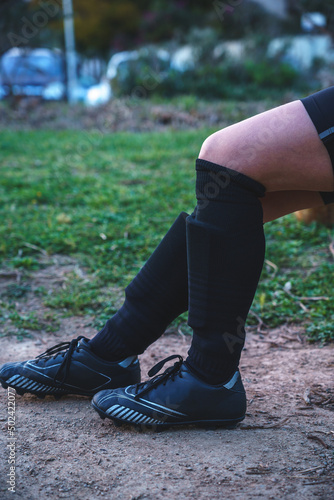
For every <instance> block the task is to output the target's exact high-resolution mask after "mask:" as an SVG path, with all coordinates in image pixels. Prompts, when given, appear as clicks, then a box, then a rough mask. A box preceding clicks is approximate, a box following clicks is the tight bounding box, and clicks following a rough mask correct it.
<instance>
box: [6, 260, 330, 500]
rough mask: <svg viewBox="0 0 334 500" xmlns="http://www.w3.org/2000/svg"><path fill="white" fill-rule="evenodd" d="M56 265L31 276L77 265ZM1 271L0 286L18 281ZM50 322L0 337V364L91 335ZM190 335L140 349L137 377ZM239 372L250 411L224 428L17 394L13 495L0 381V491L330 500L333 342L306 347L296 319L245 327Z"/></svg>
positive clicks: (30, 300) (78, 324) (36, 495)
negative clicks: (157, 425)
mask: <svg viewBox="0 0 334 500" xmlns="http://www.w3.org/2000/svg"><path fill="white" fill-rule="evenodd" d="M62 264H63V265H62V266H58V267H57V266H56V265H54V266H53V267H52V266H49V267H47V268H46V269H44V270H43V269H42V270H40V271H37V272H36V273H35V281H34V285H35V286H38V285H40V284H41V283H42V282H43V277H44V279H45V276H47V279H48V281H49V283H53V284H54V285H52V286H56V285H55V284H57V286H59V283H60V282H61V276H63V277H65V276H66V272H70V271H71V269H72V270H73V266H74V265H75V263H74V262H72V263H71V262H70V261H68V263H67V264H66V262H65V263H64V262H63V263H62ZM43 273H44V274H43ZM46 273H47V274H46ZM0 274H1V273H0ZM0 278H2V279H0V282H1V283H2V288H4V286H8V283H10V280H14V279H16V278H15V276H7V275H6V273H3V275H2V277H1V276H0ZM1 283H0V285H1ZM32 290H33V287H32ZM0 291H1V290H0ZM38 301H40V299H39V298H38V296H37V298H36V296H34V295H33V294H32V293H31V295H29V294H28V296H27V297H25V298H24V300H23V299H22V300H21V299H19V300H18V302H17V303H16V307H17V309H18V310H21V311H22V310H29V309H33V310H34V311H38V310H43V306H42V304H41V303H39V302H38ZM44 312H45V311H44ZM59 321H60V328H59V331H58V332H56V333H54V334H49V333H48V334H45V332H43V331H42V332H39V333H37V332H36V333H33V336H32V338H30V339H25V340H23V341H18V340H16V339H15V337H2V338H0V346H1V350H0V363H3V362H6V361H16V360H17V361H21V360H25V359H29V358H32V357H35V356H36V355H38V354H40V353H41V352H43V351H45V350H46V349H47V348H48V347H49V346H52V345H54V344H56V343H59V342H61V341H67V340H70V339H72V338H74V337H77V336H78V335H85V336H86V337H91V336H93V335H94V330H93V329H92V328H91V327H89V326H86V325H87V324H89V323H90V321H89V318H82V317H75V318H60V320H59ZM4 328H5V329H6V325H4ZM189 343H190V337H188V336H183V335H180V334H175V333H170V334H165V335H164V336H163V337H162V338H161V339H160V340H158V341H157V342H156V343H155V344H154V345H152V346H151V347H150V348H149V349H148V350H147V351H146V353H145V354H143V355H142V356H141V366H142V375H143V378H146V374H147V371H148V369H149V368H150V367H151V366H152V365H153V364H155V363H156V362H157V361H158V360H160V359H162V358H164V357H166V356H168V355H170V354H173V353H180V354H182V355H184V356H185V355H186V353H187V349H188V346H189ZM241 372H242V376H243V380H244V384H245V388H246V391H247V397H248V410H247V415H246V418H245V420H244V421H243V422H242V423H241V424H240V425H239V426H238V427H237V428H236V429H234V430H224V429H218V430H204V429H197V428H187V429H181V428H175V429H173V430H167V431H163V432H160V433H152V432H139V431H137V430H135V429H132V428H130V427H122V428H116V427H114V425H113V424H112V422H111V421H108V420H101V419H100V418H99V416H98V414H97V413H96V412H95V411H94V410H93V409H92V408H91V406H90V401H89V399H88V398H85V397H75V396H68V397H65V398H63V399H60V400H59V401H56V400H54V399H53V398H52V397H47V398H45V399H44V400H40V399H38V398H36V397H34V396H32V395H28V394H25V395H24V396H23V397H22V396H18V395H16V396H15V404H16V410H15V419H16V428H15V438H16V441H15V443H16V447H15V460H16V469H15V483H16V484H15V490H16V491H15V493H11V492H9V491H8V490H7V488H8V484H7V482H6V481H7V480H8V476H7V474H9V472H10V469H9V467H10V465H9V464H8V459H9V458H10V448H9V447H8V444H9V443H10V441H9V432H8V412H7V403H8V401H9V399H8V392H7V391H5V390H3V389H2V388H1V387H0V389H1V391H0V407H1V413H0V427H1V433H0V439H1V441H2V444H1V455H0V498H1V499H8V498H13V497H14V498H15V497H17V498H23V499H25V500H37V499H41V498H43V499H44V498H46V499H49V498H50V499H55V498H71V499H82V500H86V499H87V500H88V499H95V498H100V497H104V498H107V499H126V500H135V499H136V500H139V499H149V500H159V499H171V500H174V499H175V498H180V499H191V498H193V499H210V500H211V499H213V498H219V499H220V498H221V499H229V500H230V499H231V500H234V499H242V500H243V499H257V498H264V499H297V500H299V499H303V500H304V499H311V498H317V499H333V498H334V453H333V450H334V379H333V373H334V345H328V346H323V347H321V346H316V345H310V344H307V343H306V342H305V339H304V338H303V334H302V330H301V327H289V328H288V327H282V328H280V329H276V330H271V331H267V332H264V333H263V334H259V333H257V332H254V331H252V332H248V336H247V342H246V347H245V350H244V352H243V356H242V362H241Z"/></svg>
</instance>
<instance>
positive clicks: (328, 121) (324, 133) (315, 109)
mask: <svg viewBox="0 0 334 500" xmlns="http://www.w3.org/2000/svg"><path fill="white" fill-rule="evenodd" d="M301 102H302V103H303V104H304V106H305V109H306V111H307V112H308V114H309V115H310V118H311V120H312V121H313V123H314V126H315V128H316V129H317V132H318V134H319V137H320V139H321V140H322V142H323V143H324V145H325V146H326V148H327V151H328V154H329V156H330V158H331V160H332V167H333V171H334V87H329V88H328V89H325V90H321V91H320V92H316V93H315V94H312V95H310V96H308V97H305V98H304V99H301ZM320 194H321V196H322V198H323V200H324V202H325V204H328V203H334V192H322V193H320Z"/></svg>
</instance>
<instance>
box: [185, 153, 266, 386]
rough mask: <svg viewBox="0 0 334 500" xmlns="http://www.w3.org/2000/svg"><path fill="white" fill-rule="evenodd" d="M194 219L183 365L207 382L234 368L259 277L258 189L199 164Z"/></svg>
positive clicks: (222, 170) (189, 240)
mask: <svg viewBox="0 0 334 500" xmlns="http://www.w3.org/2000/svg"><path fill="white" fill-rule="evenodd" d="M196 170H197V181H196V196H197V200H198V204H197V210H196V214H195V215H193V216H190V217H188V218H187V248H188V280H189V284H188V290H189V319H188V323H189V325H190V326H191V327H192V328H193V331H194V335H193V340H192V345H191V347H190V350H189V352H188V358H187V363H188V365H189V366H190V367H191V368H192V369H193V370H194V371H196V372H197V373H198V374H199V375H200V376H202V378H204V379H205V380H207V381H208V382H209V383H212V384H213V383H221V382H224V381H225V380H227V379H228V378H229V377H230V376H231V375H232V374H233V373H234V371H235V369H236V368H237V366H238V363H239V358H240V354H241V351H242V348H243V345H244V338H245V329H244V325H245V321H246V317H247V314H248V312H249V309H250V306H251V304H252V301H253V298H254V294H255V291H256V288H257V284H258V280H259V277H260V274H261V270H262V266H263V260H264V252H265V240H264V233H263V213H262V205H261V203H260V201H259V199H258V197H260V196H263V195H264V193H265V188H264V186H262V184H260V183H258V182H257V181H255V180H253V179H251V178H249V177H248V176H246V175H243V174H240V173H238V172H236V171H233V170H230V169H227V168H225V167H222V166H220V165H216V164H214V163H211V162H208V161H205V160H202V159H199V160H197V162H196Z"/></svg>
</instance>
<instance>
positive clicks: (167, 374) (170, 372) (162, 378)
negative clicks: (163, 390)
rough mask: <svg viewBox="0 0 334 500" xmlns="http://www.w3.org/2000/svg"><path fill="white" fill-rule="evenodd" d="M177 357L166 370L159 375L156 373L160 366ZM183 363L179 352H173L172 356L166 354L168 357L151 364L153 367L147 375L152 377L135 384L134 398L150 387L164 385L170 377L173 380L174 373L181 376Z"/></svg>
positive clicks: (144, 392) (137, 397)
mask: <svg viewBox="0 0 334 500" xmlns="http://www.w3.org/2000/svg"><path fill="white" fill-rule="evenodd" d="M176 358H177V359H178V361H177V362H176V363H174V365H173V366H170V367H169V368H167V370H165V371H164V373H161V374H160V375H157V376H156V377H154V375H156V374H157V373H158V372H159V371H160V370H161V368H162V367H163V366H164V365H165V364H166V363H167V362H168V361H171V360H172V359H176ZM182 363H183V358H182V356H180V355H179V354H173V355H172V356H168V358H165V359H163V360H162V361H159V363H157V364H156V365H154V366H153V368H151V369H150V371H149V372H148V376H149V377H154V378H152V379H151V380H149V381H148V382H142V383H140V384H137V386H136V394H135V396H134V397H135V399H139V398H140V397H141V396H143V395H144V394H146V393H147V392H149V391H150V390H151V389H153V388H155V387H157V386H158V385H160V384H163V385H165V384H166V382H167V380H168V379H171V380H173V381H174V379H175V377H176V375H179V376H180V377H182V375H181V373H180V368H181V366H182Z"/></svg>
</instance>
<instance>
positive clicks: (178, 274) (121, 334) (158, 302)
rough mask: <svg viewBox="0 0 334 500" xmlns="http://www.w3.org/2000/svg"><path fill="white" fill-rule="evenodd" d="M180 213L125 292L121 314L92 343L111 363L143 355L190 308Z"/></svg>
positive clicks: (98, 352) (95, 349) (181, 215)
mask: <svg viewBox="0 0 334 500" xmlns="http://www.w3.org/2000/svg"><path fill="white" fill-rule="evenodd" d="M187 215H188V214H186V213H185V212H183V213H181V214H180V215H179V216H178V218H177V219H176V221H175V222H174V224H173V225H172V227H171V228H170V229H169V231H168V232H167V234H166V235H165V237H164V238H163V239H162V241H161V242H160V244H159V245H158V247H157V248H156V250H155V251H154V252H153V254H152V255H151V257H150V258H149V259H148V261H147V262H146V263H145V265H144V266H143V268H142V269H141V270H140V271H139V273H138V274H137V276H136V277H135V278H134V279H133V280H132V282H131V283H130V284H129V285H128V287H127V288H126V290H125V301H124V304H123V305H122V307H121V308H120V309H119V311H118V312H117V313H116V314H115V315H114V316H113V317H112V318H111V319H109V320H108V321H107V323H106V324H105V326H104V328H103V329H102V330H101V331H100V332H98V333H97V334H96V336H95V337H94V338H92V339H91V340H90V342H89V344H90V346H91V348H92V350H93V352H95V353H96V354H97V355H98V356H100V357H102V358H104V359H108V360H110V361H117V360H119V359H122V358H125V357H127V356H130V355H134V354H140V353H142V352H143V351H144V350H145V349H146V347H147V346H149V345H150V344H152V343H153V342H154V341H155V340H157V338H159V337H160V336H161V335H162V334H163V333H164V331H165V329H166V328H167V326H168V325H169V324H170V323H171V322H172V321H173V320H174V319H175V318H176V317H177V316H179V315H180V314H181V313H183V312H185V311H187V309H188V273H187V247H186V217H187Z"/></svg>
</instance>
